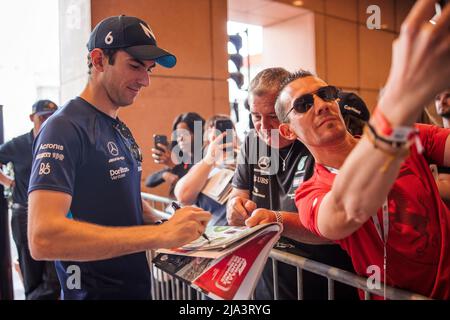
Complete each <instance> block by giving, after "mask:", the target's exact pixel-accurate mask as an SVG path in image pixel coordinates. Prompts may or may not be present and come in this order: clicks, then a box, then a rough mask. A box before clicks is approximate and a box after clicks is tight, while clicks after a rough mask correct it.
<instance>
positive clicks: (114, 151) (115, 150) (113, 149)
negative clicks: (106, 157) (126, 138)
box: [108, 141, 119, 156]
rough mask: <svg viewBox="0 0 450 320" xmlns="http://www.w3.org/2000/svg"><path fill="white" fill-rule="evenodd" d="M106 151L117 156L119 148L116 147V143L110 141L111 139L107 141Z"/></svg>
mask: <svg viewBox="0 0 450 320" xmlns="http://www.w3.org/2000/svg"><path fill="white" fill-rule="evenodd" d="M108 151H109V153H111V154H112V155H113V156H118V155H119V148H117V145H116V144H115V143H114V142H112V141H110V142H108Z"/></svg>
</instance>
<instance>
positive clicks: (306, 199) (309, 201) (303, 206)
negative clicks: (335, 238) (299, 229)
mask: <svg viewBox="0 0 450 320" xmlns="http://www.w3.org/2000/svg"><path fill="white" fill-rule="evenodd" d="M330 190H331V184H330V185H326V184H324V183H321V182H319V181H317V179H313V178H312V179H310V180H309V181H307V182H305V183H302V184H301V185H300V186H299V188H298V189H297V190H296V192H295V204H296V206H297V210H298V214H299V218H300V222H301V223H302V225H303V226H304V227H305V228H306V229H308V230H310V231H311V232H312V233H314V234H316V235H318V236H320V237H323V236H322V234H321V233H320V231H319V228H318V227H317V214H318V212H319V208H320V204H321V203H322V200H323V198H324V196H325V195H326V194H327V193H328V192H329V191H330Z"/></svg>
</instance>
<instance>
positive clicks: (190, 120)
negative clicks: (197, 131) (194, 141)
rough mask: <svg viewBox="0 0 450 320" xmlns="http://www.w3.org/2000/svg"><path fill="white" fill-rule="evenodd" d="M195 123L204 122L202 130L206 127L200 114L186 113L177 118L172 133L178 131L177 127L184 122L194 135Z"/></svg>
mask: <svg viewBox="0 0 450 320" xmlns="http://www.w3.org/2000/svg"><path fill="white" fill-rule="evenodd" d="M195 121H201V122H202V128H203V127H204V125H205V119H203V118H202V117H201V116H200V115H199V114H198V113H196V112H186V113H182V114H180V115H179V116H178V117H176V118H175V120H174V121H173V125H172V131H175V130H176V129H177V125H178V124H179V123H181V122H184V123H185V124H186V125H187V127H188V128H189V131H190V132H191V133H192V134H194V123H195Z"/></svg>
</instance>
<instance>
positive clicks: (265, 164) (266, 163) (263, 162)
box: [258, 156, 270, 170]
mask: <svg viewBox="0 0 450 320" xmlns="http://www.w3.org/2000/svg"><path fill="white" fill-rule="evenodd" d="M258 167H259V168H260V169H263V170H264V169H268V168H269V167H270V158H269V157H266V156H263V157H261V158H259V160H258Z"/></svg>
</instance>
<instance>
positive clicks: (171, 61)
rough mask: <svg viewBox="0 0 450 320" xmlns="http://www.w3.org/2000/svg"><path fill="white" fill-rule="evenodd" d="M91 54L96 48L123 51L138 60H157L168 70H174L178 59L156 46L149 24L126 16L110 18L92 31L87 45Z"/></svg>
mask: <svg viewBox="0 0 450 320" xmlns="http://www.w3.org/2000/svg"><path fill="white" fill-rule="evenodd" d="M87 48H88V50H89V52H91V51H92V50H93V49H95V48H100V49H123V50H124V51H125V52H127V53H128V54H130V55H131V56H132V57H134V58H135V59H138V60H155V61H156V63H158V64H160V65H162V66H163V67H166V68H172V67H173V66H175V64H176V63H177V58H176V57H175V56H174V55H173V54H171V53H170V52H168V51H166V50H164V49H161V48H159V47H158V46H157V45H156V38H155V35H154V33H153V31H152V29H151V28H150V27H149V26H148V24H147V23H146V22H145V21H143V20H141V19H138V18H136V17H129V16H125V15H121V16H114V17H109V18H106V19H104V20H102V21H101V22H99V23H98V24H97V25H96V26H95V28H94V30H92V32H91V35H90V37H89V42H88V43H87Z"/></svg>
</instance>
